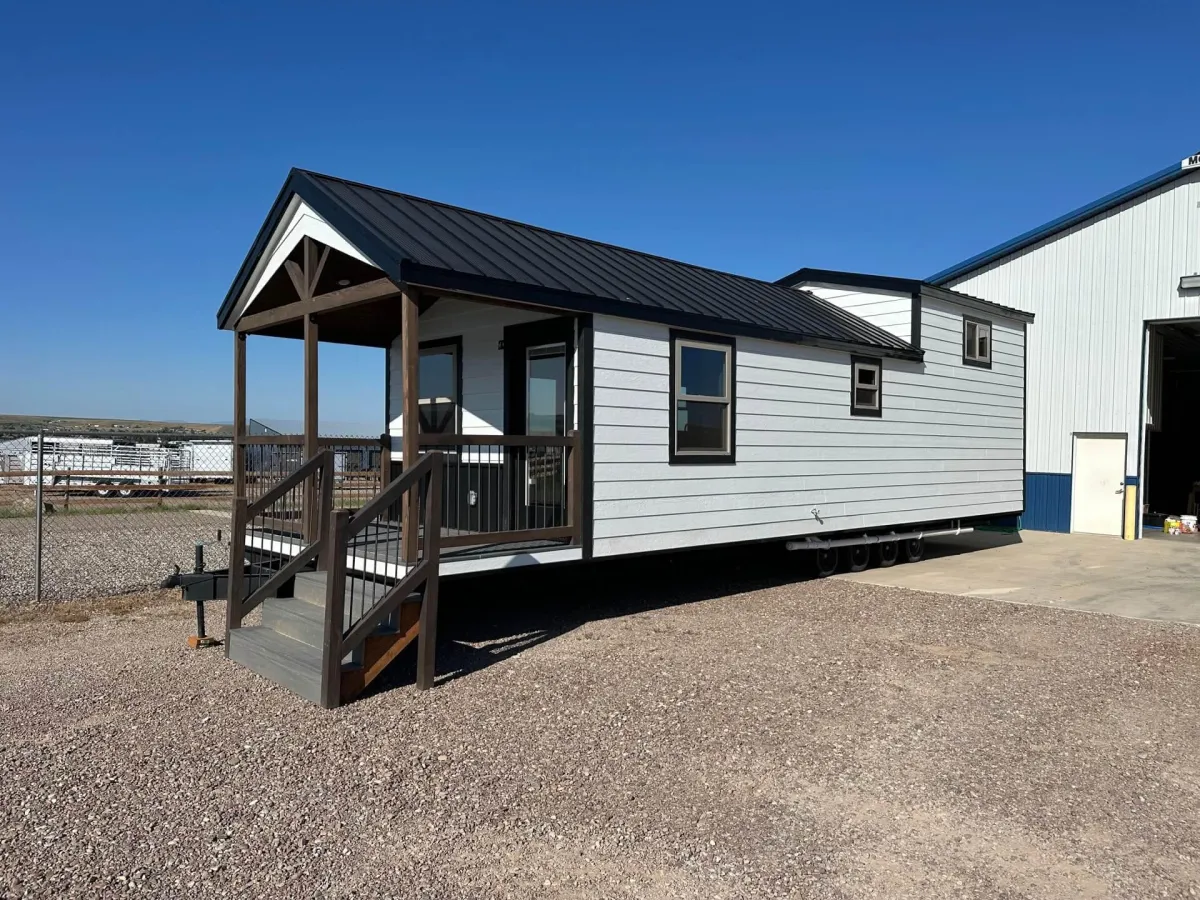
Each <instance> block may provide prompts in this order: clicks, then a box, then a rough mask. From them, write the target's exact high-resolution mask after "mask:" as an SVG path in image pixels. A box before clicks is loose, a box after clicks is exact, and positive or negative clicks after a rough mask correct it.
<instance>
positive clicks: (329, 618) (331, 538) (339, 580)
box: [321, 509, 350, 709]
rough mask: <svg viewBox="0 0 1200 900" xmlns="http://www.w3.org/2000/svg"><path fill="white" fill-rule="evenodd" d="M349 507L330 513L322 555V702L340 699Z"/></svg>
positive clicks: (327, 703)
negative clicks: (323, 608) (323, 631)
mask: <svg viewBox="0 0 1200 900" xmlns="http://www.w3.org/2000/svg"><path fill="white" fill-rule="evenodd" d="M349 524H350V510H348V509H339V510H336V511H335V512H332V513H330V514H329V521H328V522H327V523H326V525H325V527H324V528H323V529H322V530H323V531H324V532H325V542H324V544H325V545H324V546H323V547H322V548H321V557H322V558H323V559H324V560H326V563H325V572H326V576H325V579H326V580H325V640H324V646H323V647H322V655H321V666H322V670H321V705H322V706H324V707H325V708H326V709H333V708H334V707H335V706H337V705H339V704H340V703H341V702H342V627H343V622H344V615H345V607H346V529H347V527H348V526H349Z"/></svg>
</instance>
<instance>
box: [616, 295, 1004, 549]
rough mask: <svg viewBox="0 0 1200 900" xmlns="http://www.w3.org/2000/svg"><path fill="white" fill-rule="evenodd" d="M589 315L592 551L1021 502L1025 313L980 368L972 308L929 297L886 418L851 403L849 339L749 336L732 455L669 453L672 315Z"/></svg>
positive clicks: (927, 517)
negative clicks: (830, 346) (679, 460)
mask: <svg viewBox="0 0 1200 900" xmlns="http://www.w3.org/2000/svg"><path fill="white" fill-rule="evenodd" d="M972 315H977V314H975V313H972ZM594 322H595V463H594V466H595V468H594V495H593V496H594V530H593V534H594V552H595V555H596V556H611V555H614V554H621V553H637V552H642V551H649V550H666V549H672V548H677V547H694V546H701V545H705V544H718V543H725V542H734V541H747V540H760V539H769V538H784V537H790V536H798V535H804V534H813V533H822V532H832V531H843V530H847V529H855V528H879V527H890V526H894V525H903V524H910V523H921V522H930V521H936V520H942V519H951V518H959V517H968V516H981V515H1004V514H1010V513H1016V512H1019V511H1020V509H1021V504H1022V487H1023V481H1024V474H1023V470H1022V455H1023V454H1022V447H1023V402H1024V384H1023V379H1024V375H1023V363H1022V358H1023V357H1022V354H1023V341H1024V326H1023V325H1022V324H1021V323H1020V322H1005V321H1002V320H1000V319H998V318H997V319H994V320H993V335H994V338H993V339H994V344H995V351H994V353H995V358H994V362H993V366H992V368H991V369H990V370H988V369H980V368H975V367H971V366H966V365H964V364H963V362H962V313H961V311H959V310H956V309H954V308H953V307H950V306H948V305H944V304H941V303H935V302H932V301H925V303H924V306H923V309H922V331H921V334H922V345H923V347H924V349H925V361H924V363H915V362H908V361H902V360H893V359H885V360H884V361H883V415H882V417H880V418H868V417H862V416H852V415H850V378H851V369H850V353H849V352H840V351H834V350H825V349H821V348H814V347H807V346H798V345H793V344H783V343H776V342H771V341H763V340H756V339H750V338H738V339H737V373H736V384H737V417H736V429H737V437H736V443H737V453H736V458H737V462H736V463H735V464H729V465H670V464H669V463H668V443H669V439H670V433H669V422H670V410H669V408H668V407H669V392H668V387H669V385H668V378H669V376H668V364H669V358H668V356H669V353H670V338H669V331H668V329H667V328H666V327H664V326H659V325H654V324H650V323H645V322H634V321H630V320H626V319H615V318H608V317H603V316H596V317H595V319H594ZM860 355H864V356H865V355H869V354H868V353H866V352H864V353H862V354H860ZM814 509H815V510H816V514H814V512H813V510H814ZM818 516H819V518H818Z"/></svg>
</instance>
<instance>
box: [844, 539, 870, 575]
mask: <svg viewBox="0 0 1200 900" xmlns="http://www.w3.org/2000/svg"><path fill="white" fill-rule="evenodd" d="M847 549H849V551H850V553H849V556H850V562H849V567H848V568H849V569H850V571H851V572H861V571H862V570H863V569H865V568H866V567H867V566H869V565H871V547H870V545H868V544H853V545H852V546H850V547H849V548H847Z"/></svg>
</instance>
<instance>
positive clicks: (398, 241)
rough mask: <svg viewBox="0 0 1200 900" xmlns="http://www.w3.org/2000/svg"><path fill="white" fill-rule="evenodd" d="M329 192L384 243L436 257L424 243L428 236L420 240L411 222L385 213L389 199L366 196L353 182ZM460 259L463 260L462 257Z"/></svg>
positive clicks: (418, 233)
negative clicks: (342, 188) (381, 238)
mask: <svg viewBox="0 0 1200 900" xmlns="http://www.w3.org/2000/svg"><path fill="white" fill-rule="evenodd" d="M333 193H334V196H335V197H336V198H337V199H338V200H339V201H340V202H341V203H343V204H344V205H345V206H346V207H347V208H348V209H349V210H350V212H351V213H352V214H353V215H354V216H355V217H356V218H357V219H359V221H361V222H363V223H364V224H365V225H367V226H368V227H370V228H372V229H373V230H374V231H376V232H377V233H379V234H380V235H382V236H383V237H384V239H385V240H386V241H387V243H389V244H391V245H392V246H394V247H396V248H397V249H398V250H400V251H401V252H402V253H403V254H404V255H405V256H417V255H419V254H424V255H425V256H427V257H430V258H435V257H436V253H435V252H434V251H433V250H431V249H430V248H429V247H428V246H426V243H427V242H428V236H424V237H425V240H424V241H422V235H421V234H420V232H419V231H418V230H417V229H415V228H414V227H413V225H414V224H415V223H412V222H407V223H406V222H403V221H401V220H399V219H397V218H396V216H395V215H393V214H390V213H389V211H388V210H389V208H391V207H392V203H391V201H390V199H389V198H387V197H379V196H376V197H374V198H372V197H369V196H367V195H366V192H365V191H363V190H362V188H360V187H358V186H357V185H350V186H347V187H346V189H345V190H342V191H336V190H335V191H334V192H333ZM463 262H464V263H465V262H466V260H463ZM439 265H442V266H449V265H450V263H449V262H448V261H441V262H440V263H439Z"/></svg>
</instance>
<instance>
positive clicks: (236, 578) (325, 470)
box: [225, 450, 334, 648]
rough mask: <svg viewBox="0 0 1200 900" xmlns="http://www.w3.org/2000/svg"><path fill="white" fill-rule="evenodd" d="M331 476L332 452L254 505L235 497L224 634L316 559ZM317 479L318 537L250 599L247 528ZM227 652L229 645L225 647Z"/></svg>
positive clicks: (328, 506) (323, 453) (325, 525)
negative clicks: (247, 592) (309, 480)
mask: <svg viewBox="0 0 1200 900" xmlns="http://www.w3.org/2000/svg"><path fill="white" fill-rule="evenodd" d="M333 472H334V459H333V451H332V450H322V451H321V452H320V453H318V454H316V455H315V456H313V457H312V458H311V459H309V460H308V461H307V462H305V463H304V464H303V465H301V466H300V467H299V468H298V469H296V471H295V472H292V473H291V474H290V475H288V476H287V477H286V478H284V479H283V481H281V482H279V484H277V485H275V487H273V488H271V490H269V491H267V492H266V493H265V494H263V495H262V496H261V497H259V498H258V499H257V500H255V501H254V502H253V503H247V502H246V498H245V497H238V498H236V499H235V500H234V503H233V523H232V525H233V527H232V529H231V533H230V547H229V590H228V600H227V601H226V612H225V628H226V633H228V632H230V631H233V630H234V629H235V628H240V627H241V625H242V619H244V618H245V617H246V614H247V613H249V612H250V611H251V610H252V609H254V607H256V606H258V604H260V603H261V602H262V601H263V600H265V599H266V598H267V597H270V596H271V595H272V594H274V593H275V592H276V591H277V590H278V589H279V588H280V586H282V584H283V583H284V582H285V581H287V580H288V579H289V578H292V577H294V576H295V575H296V573H297V572H299V571H300V570H302V569H303V568H304V567H305V566H307V565H308V564H309V563H310V562H312V561H313V559H315V558H316V557H317V555H318V554H319V553H320V552H321V549H322V547H323V546H324V545H325V539H326V537H327V535H326V534H325V532H326V531H327V529H328V523H329V521H330V518H329V515H330V511H331V510H332V508H333ZM314 476H315V477H317V478H319V479H320V495H319V497H318V498H317V510H318V514H317V517H316V519H317V521H318V522H319V523H320V524H319V525H318V528H319V529H320V532H321V533H319V534H317V536H316V537H315V538H314V539H313V541H312V542H311V543H309V544H308V545H307V546H306V547H304V548H303V549H302V550H300V552H299V553H297V554H296V555H295V556H293V557H292V558H291V559H290V560H288V562H287V563H286V564H285V565H284V566H283V567H282V568H280V569H279V571H277V572H276V573H275V574H274V575H272V576H271V577H270V578H269V579H267V581H265V582H264V583H263V584H261V585H259V586H258V587H257V588H255V590H254V591H253V592H252V593H251V594H250V595H249V596H243V594H244V593H245V557H246V528H247V526H248V525H249V524H250V523H251V522H252V521H253V520H254V519H255V518H256V517H258V516H259V515H261V514H262V513H264V512H266V511H267V510H268V509H270V508H271V506H272V504H274V503H275V502H276V501H277V500H279V499H281V498H282V497H284V496H286V495H287V494H288V492H289V491H292V490H295V489H296V488H297V487H299V486H300V485H301V484H303V483H304V482H305V481H307V480H308V479H309V478H310V477H314ZM226 648H228V642H227V643H226Z"/></svg>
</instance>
